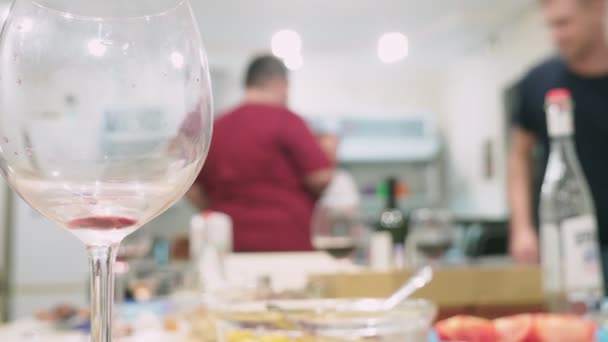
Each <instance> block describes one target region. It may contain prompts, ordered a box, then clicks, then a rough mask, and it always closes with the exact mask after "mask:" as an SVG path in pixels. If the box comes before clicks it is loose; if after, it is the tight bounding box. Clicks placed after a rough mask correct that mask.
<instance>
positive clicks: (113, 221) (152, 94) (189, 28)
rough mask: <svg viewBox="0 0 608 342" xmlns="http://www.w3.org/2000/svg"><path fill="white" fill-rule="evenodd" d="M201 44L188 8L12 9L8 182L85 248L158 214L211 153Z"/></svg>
mask: <svg viewBox="0 0 608 342" xmlns="http://www.w3.org/2000/svg"><path fill="white" fill-rule="evenodd" d="M201 47H202V45H201V42H200V38H199V34H198V28H197V26H196V22H195V21H194V19H193V17H192V12H191V10H190V6H189V3H188V2H187V1H176V0H160V1H158V0H157V1H129V2H120V1H118V0H111V1H92V0H86V1H67V0H38V1H31V0H17V1H16V2H15V3H14V5H13V7H12V10H11V13H10V15H9V17H8V19H7V22H6V24H5V27H4V30H3V34H2V37H1V41H0V48H1V56H0V58H1V61H2V63H1V64H0V68H1V69H0V74H1V75H2V79H1V80H0V86H1V87H2V91H1V92H0V98H1V101H0V106H1V107H0V108H1V109H2V113H0V148H1V152H0V160H1V161H0V169H1V171H2V172H3V174H4V175H5V177H6V178H7V180H8V183H9V185H10V186H11V187H12V188H13V190H15V191H16V192H17V193H19V194H20V195H21V196H22V197H23V198H24V199H25V201H27V202H28V203H29V204H30V205H31V206H32V207H34V208H35V209H36V210H38V211H40V212H41V213H42V214H43V215H44V216H46V217H48V218H50V219H52V220H54V221H56V222H57V223H59V224H60V225H62V226H64V227H67V228H71V230H72V231H73V232H74V233H75V234H76V235H77V236H78V237H79V238H81V239H82V240H83V241H84V242H85V243H87V244H105V243H107V242H119V241H120V240H122V238H124V237H125V236H126V235H128V233H130V232H132V231H133V230H134V229H136V228H137V227H140V226H142V225H143V224H145V223H146V222H148V221H150V220H151V219H152V218H154V217H156V216H157V215H159V214H160V213H161V212H163V211H164V210H165V209H166V208H167V207H168V206H170V205H171V204H173V203H174V202H175V201H177V200H178V199H179V198H180V197H181V196H182V195H183V193H184V192H185V191H186V190H187V188H188V187H189V186H190V184H191V183H192V181H193V179H194V177H196V174H197V173H198V171H199V170H200V168H201V166H202V162H203V160H204V157H205V155H206V152H207V149H208V145H209V139H210V137H211V120H212V119H211V115H210V113H211V101H210V89H209V88H210V87H209V74H208V67H207V65H206V61H205V56H204V55H203V53H202V52H201V51H202V49H201ZM197 126H198V127H197ZM89 228H96V230H111V231H113V232H111V233H110V232H104V233H103V234H94V233H92V232H91V231H90V229H89ZM121 228H122V229H121ZM87 230H89V231H87Z"/></svg>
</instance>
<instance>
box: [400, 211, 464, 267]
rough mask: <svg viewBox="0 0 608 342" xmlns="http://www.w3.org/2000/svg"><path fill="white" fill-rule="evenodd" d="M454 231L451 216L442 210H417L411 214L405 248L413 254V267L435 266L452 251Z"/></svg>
mask: <svg viewBox="0 0 608 342" xmlns="http://www.w3.org/2000/svg"><path fill="white" fill-rule="evenodd" d="M454 240H455V230H454V228H453V227H452V222H451V215H450V213H449V212H448V211H447V210H444V209H418V210H416V211H415V212H414V213H413V214H412V218H411V226H410V234H409V236H408V241H407V244H408V246H407V248H406V249H408V250H410V251H411V252H414V253H415V256H414V257H413V258H412V259H414V260H413V261H410V263H412V264H413V266H414V267H420V266H423V265H426V264H432V265H437V264H439V263H440V262H441V260H443V258H444V256H445V254H446V253H447V252H448V251H449V250H450V249H452V247H453V245H454Z"/></svg>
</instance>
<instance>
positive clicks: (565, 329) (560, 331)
mask: <svg viewBox="0 0 608 342" xmlns="http://www.w3.org/2000/svg"><path fill="white" fill-rule="evenodd" d="M595 332H596V326H595V324H594V323H593V322H591V321H588V320H585V319H582V318H580V317H577V316H569V315H549V314H545V315H538V316H536V318H535V320H534V330H533V336H532V338H531V339H530V341H531V342H545V341H547V342H548V341H551V342H569V341H576V342H579V341H580V342H592V341H595ZM526 342H528V341H526Z"/></svg>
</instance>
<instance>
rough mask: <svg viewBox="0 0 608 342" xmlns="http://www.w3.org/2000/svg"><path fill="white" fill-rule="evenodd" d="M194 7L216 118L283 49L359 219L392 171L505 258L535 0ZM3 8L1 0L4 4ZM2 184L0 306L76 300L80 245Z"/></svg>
mask: <svg viewBox="0 0 608 342" xmlns="http://www.w3.org/2000/svg"><path fill="white" fill-rule="evenodd" d="M192 5H193V7H194V8H195V12H196V14H197V17H198V20H199V23H200V30H201V33H202V35H203V39H204V42H205V44H206V48H207V52H208V57H209V63H210V68H211V75H212V83H213V89H214V102H215V109H216V115H219V114H220V113H222V112H224V111H225V110H228V109H230V108H231V107H233V106H234V105H235V104H237V103H238V102H239V101H240V99H241V98H242V92H243V90H242V89H243V87H242V82H243V72H244V71H245V67H246V65H247V63H248V61H249V60H250V59H251V57H252V56H254V55H256V54H259V53H266V52H269V51H273V52H274V53H275V54H278V55H284V56H288V57H286V58H285V63H286V65H287V67H288V68H289V69H290V71H291V74H290V82H291V84H290V85H291V88H290V108H291V109H292V110H293V111H294V112H296V113H298V114H300V115H302V116H303V117H304V118H305V120H306V121H307V122H308V123H309V124H310V126H311V127H331V129H332V130H333V131H334V132H336V133H338V134H339V136H340V138H341V144H340V147H339V149H338V154H337V158H338V163H339V164H340V166H341V167H342V168H343V169H345V170H348V171H349V172H350V173H351V175H352V176H353V178H354V179H355V181H356V184H357V185H356V186H357V190H358V192H359V194H360V196H361V207H362V209H361V210H362V213H363V216H364V217H365V221H366V222H374V221H377V220H378V214H379V212H380V211H381V210H382V208H383V207H384V205H385V196H383V191H384V192H385V191H386V189H384V190H383V185H384V184H385V180H386V179H387V178H389V177H395V178H397V183H398V184H399V186H400V189H401V191H399V193H398V195H397V197H398V202H399V206H400V207H401V208H402V210H404V211H408V210H411V209H415V208H420V207H441V208H446V209H448V210H449V212H450V213H451V217H452V220H453V222H454V223H455V224H456V225H459V226H460V227H462V229H473V228H475V229H482V230H483V231H484V232H489V233H487V234H488V237H487V239H486V240H487V241H489V242H487V243H486V244H485V245H484V246H481V247H480V246H477V247H475V248H474V249H475V250H476V251H475V252H470V253H473V254H475V255H474V256H476V255H482V254H490V255H494V254H495V255H506V251H507V247H506V246H507V227H508V221H509V209H508V205H507V189H506V169H507V167H506V158H507V146H508V140H509V134H508V132H509V114H508V113H509V108H510V106H511V105H512V101H513V96H514V87H515V85H516V84H517V82H518V81H519V80H520V79H521V77H522V76H523V75H524V73H525V72H526V71H527V70H528V69H529V68H530V67H531V66H532V65H534V64H535V63H538V62H539V61H540V60H541V59H543V58H545V57H547V56H549V55H551V53H552V47H551V43H550V40H549V39H548V38H547V34H546V30H545V28H544V25H543V19H542V17H541V13H540V9H539V8H538V3H537V1H535V0H510V1H487V0H450V1H445V0H427V1H413V0H376V1H368V0H334V1H323V0H307V1H280V0H258V1H236V0H224V1H207V0H196V1H193V3H192ZM8 6H9V5H8V2H7V1H4V0H3V1H2V8H5V9H7V8H8ZM2 12H3V13H5V14H6V13H7V10H5V11H2ZM300 44H301V45H300ZM294 51H295V52H294ZM284 56H281V57H284ZM66 95H70V94H66ZM72 95H74V94H72ZM76 95H78V94H76ZM133 139H134V140H136V139H138V137H133ZM1 191H2V193H1V194H0V232H1V233H0V239H1V240H0V246H1V247H0V252H1V253H0V265H2V267H0V280H1V282H0V297H1V298H2V300H3V302H4V304H5V307H6V310H5V314H7V315H9V316H10V317H11V318H19V317H25V316H29V315H31V314H33V313H34V312H36V311H37V310H40V309H43V308H48V307H51V306H53V305H55V304H57V303H71V304H73V305H85V303H86V302H87V297H86V295H85V294H86V291H87V282H86V279H87V276H88V273H87V263H86V258H85V252H84V250H83V248H82V245H81V243H80V242H79V241H77V240H76V239H74V237H72V236H71V235H70V234H66V233H63V232H57V230H59V229H61V228H59V227H56V226H54V225H53V224H52V223H50V222H49V221H47V220H46V219H44V218H42V217H40V216H39V215H38V214H37V213H36V212H34V211H33V210H32V209H31V208H30V207H29V206H27V205H26V204H25V203H24V202H22V201H21V200H19V199H18V198H17V197H16V196H15V195H13V194H12V193H11V192H10V191H8V190H7V188H6V187H5V186H3V187H1ZM195 213H196V210H195V209H194V208H193V207H192V206H191V205H190V204H189V203H188V202H187V201H186V200H182V201H181V202H180V203H178V204H177V205H176V206H174V207H173V208H171V209H169V210H168V211H167V212H166V213H165V214H164V215H162V216H161V217H160V218H158V219H157V220H155V221H154V222H152V223H150V224H149V225H148V226H147V227H145V228H143V229H142V230H140V232H141V234H145V235H146V236H148V237H151V238H153V239H159V238H160V239H165V240H169V241H174V240H176V239H178V238H179V237H183V236H187V235H188V232H189V227H190V220H191V217H192V216H193V215H194V214H195ZM471 227H473V228H471ZM138 234H140V233H139V232H138ZM31 236H36V239H31ZM49 245H52V246H53V249H52V251H53V252H52V253H49V252H48V251H49V249H48V246H49ZM43 253H44V255H43ZM42 256H43V260H44V261H45V265H44V267H41V265H40V264H39V260H40V257H42Z"/></svg>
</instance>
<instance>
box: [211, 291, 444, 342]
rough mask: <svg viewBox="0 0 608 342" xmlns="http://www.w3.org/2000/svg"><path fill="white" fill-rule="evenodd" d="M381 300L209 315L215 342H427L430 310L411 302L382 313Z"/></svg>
mask: <svg viewBox="0 0 608 342" xmlns="http://www.w3.org/2000/svg"><path fill="white" fill-rule="evenodd" d="M380 304H381V300H378V299H359V300H331V299H328V300H285V301H265V302H262V301H259V302H251V303H240V304H228V305H223V306H222V307H221V309H219V310H218V309H214V310H212V311H214V316H215V317H216V319H217V333H218V342H288V341H297V342H317V341H323V342H325V341H332V342H333V341H335V342H338V341H378V342H381V341H390V342H392V341H395V342H397V341H399V342H403V341H412V342H418V341H420V342H426V341H428V338H429V333H430V330H431V325H432V322H433V320H434V319H435V317H436V315H437V308H436V306H435V305H434V304H432V303H431V302H429V301H425V300H411V301H407V302H405V303H403V304H402V305H401V306H399V307H398V308H396V309H394V310H382V309H381V305H380Z"/></svg>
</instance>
